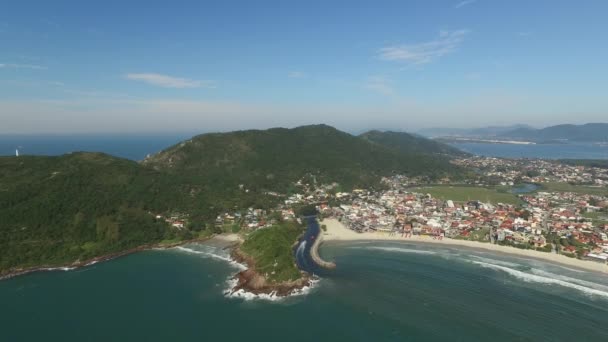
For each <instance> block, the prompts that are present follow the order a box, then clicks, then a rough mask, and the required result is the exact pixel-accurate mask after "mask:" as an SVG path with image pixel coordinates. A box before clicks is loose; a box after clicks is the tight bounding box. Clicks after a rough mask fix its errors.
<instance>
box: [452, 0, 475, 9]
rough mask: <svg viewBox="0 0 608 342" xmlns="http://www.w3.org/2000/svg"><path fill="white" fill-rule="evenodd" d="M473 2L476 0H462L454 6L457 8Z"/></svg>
mask: <svg viewBox="0 0 608 342" xmlns="http://www.w3.org/2000/svg"><path fill="white" fill-rule="evenodd" d="M475 2H477V0H464V1H461V2H459V3H457V4H456V5H454V8H456V9H458V8H461V7H464V6H467V5H470V4H473V3H475Z"/></svg>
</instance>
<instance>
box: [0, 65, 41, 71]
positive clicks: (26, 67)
mask: <svg viewBox="0 0 608 342" xmlns="http://www.w3.org/2000/svg"><path fill="white" fill-rule="evenodd" d="M0 69H34V70H45V69H47V67H45V66H41V65H33V64H15V63H0Z"/></svg>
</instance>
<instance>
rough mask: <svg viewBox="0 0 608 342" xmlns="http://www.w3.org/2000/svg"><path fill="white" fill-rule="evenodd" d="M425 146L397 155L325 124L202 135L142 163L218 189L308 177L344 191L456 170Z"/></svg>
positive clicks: (278, 186) (277, 184)
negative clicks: (384, 179)
mask: <svg viewBox="0 0 608 342" xmlns="http://www.w3.org/2000/svg"><path fill="white" fill-rule="evenodd" d="M423 152H424V148H418V149H417V150H415V151H408V152H404V151H399V150H396V149H391V148H388V147H386V146H382V145H380V144H377V143H374V142H371V141H369V140H368V139H363V138H360V137H356V136H353V135H350V134H348V133H345V132H341V131H339V130H337V129H335V128H333V127H329V126H325V125H315V126H302V127H298V128H294V129H285V128H274V129H269V130H264V131H260V130H249V131H239V132H231V133H214V134H204V135H200V136H197V137H194V138H192V139H190V140H188V141H186V142H183V143H181V144H178V145H176V146H173V147H171V148H169V149H167V150H165V151H162V152H160V153H158V154H156V155H154V156H152V157H151V158H148V159H146V160H145V161H144V162H143V163H144V164H145V165H150V166H153V167H154V168H155V169H157V170H164V171H168V172H170V173H173V174H176V175H177V174H179V175H181V176H187V177H190V179H191V180H192V181H195V182H196V181H197V180H204V181H205V183H207V184H209V185H210V186H213V187H215V188H217V189H221V190H222V191H226V190H230V189H234V188H236V187H237V186H238V185H239V184H244V185H245V186H246V187H247V188H250V189H255V190H261V189H265V190H279V191H284V190H286V189H287V188H288V187H289V186H290V185H291V184H292V183H293V182H294V181H296V180H298V179H299V178H301V177H303V176H304V175H307V174H313V175H315V176H317V181H319V182H333V181H335V182H338V183H340V184H341V185H343V186H344V187H346V188H350V187H354V186H370V185H373V184H376V182H377V181H378V180H379V176H384V175H389V174H391V173H394V172H396V173H403V174H411V175H422V174H424V175H428V176H429V177H435V178H436V177H441V176H444V175H447V174H451V173H454V172H455V171H456V169H455V168H454V167H453V166H452V165H451V164H450V163H449V162H448V161H447V160H446V159H445V158H439V157H435V156H431V155H429V154H424V153H423Z"/></svg>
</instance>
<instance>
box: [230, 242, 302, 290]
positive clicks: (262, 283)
mask: <svg viewBox="0 0 608 342" xmlns="http://www.w3.org/2000/svg"><path fill="white" fill-rule="evenodd" d="M239 247H240V242H239V243H238V244H236V245H234V246H232V251H231V253H230V258H231V259H232V260H234V261H235V262H237V263H239V264H241V265H245V266H246V269H245V270H242V271H239V272H238V273H236V274H235V275H234V276H232V278H230V279H232V280H235V282H236V283H235V284H234V286H232V288H231V289H230V290H228V291H226V294H227V295H228V296H239V295H241V294H246V293H250V294H252V295H255V296H258V297H260V298H266V297H268V298H270V299H272V298H285V297H289V296H292V295H295V294H298V293H299V292H301V291H303V290H304V289H305V288H310V287H312V286H313V279H312V278H311V277H310V276H309V275H308V274H306V273H305V272H303V271H301V276H300V278H298V279H296V280H290V281H282V282H278V283H272V282H269V281H268V280H267V279H266V277H264V276H263V275H262V274H261V273H260V272H258V271H257V270H256V268H255V261H254V260H253V258H252V257H250V256H249V255H247V254H246V253H244V252H243V251H241V250H240V248H239Z"/></svg>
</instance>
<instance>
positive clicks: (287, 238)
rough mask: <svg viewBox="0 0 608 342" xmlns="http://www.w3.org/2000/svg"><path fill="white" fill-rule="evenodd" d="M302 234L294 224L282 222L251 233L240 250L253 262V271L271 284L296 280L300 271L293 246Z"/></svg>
mask: <svg viewBox="0 0 608 342" xmlns="http://www.w3.org/2000/svg"><path fill="white" fill-rule="evenodd" d="M303 232H304V228H303V227H301V226H299V225H298V224H297V223H295V222H284V223H281V224H278V225H276V226H272V227H269V228H262V229H259V230H257V231H255V232H253V233H251V234H250V235H249V236H248V237H247V239H246V240H245V242H243V245H242V246H241V250H242V251H243V252H245V253H247V254H248V255H249V256H251V257H252V258H253V259H254V260H255V269H256V271H258V272H259V273H260V274H262V275H264V276H266V277H267V279H268V280H269V281H271V282H281V281H288V280H296V279H298V278H300V271H299V270H298V267H297V266H296V263H295V259H294V254H293V250H292V246H293V244H294V243H295V242H296V240H297V239H298V237H299V236H300V235H301V234H302V233H303Z"/></svg>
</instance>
